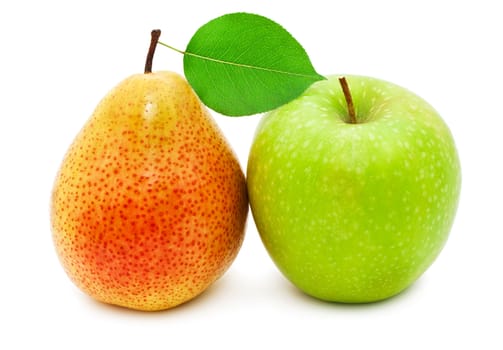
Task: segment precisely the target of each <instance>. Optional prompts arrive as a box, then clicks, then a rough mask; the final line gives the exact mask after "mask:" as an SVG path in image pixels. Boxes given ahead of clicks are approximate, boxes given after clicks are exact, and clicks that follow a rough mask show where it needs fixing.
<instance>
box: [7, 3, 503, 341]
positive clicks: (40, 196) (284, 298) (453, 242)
mask: <svg viewBox="0 0 503 350" xmlns="http://www.w3.org/2000/svg"><path fill="white" fill-rule="evenodd" d="M236 11H247V12H255V13H258V14H262V15H265V16H267V17H269V18H271V19H273V20H275V21H277V22H279V23H281V24H282V25H283V26H284V27H285V28H286V29H288V30H289V31H290V32H291V33H292V34H293V36H294V37H295V38H296V39H297V40H298V41H299V42H301V43H302V45H303V46H304V48H305V49H306V51H307V52H308V53H309V55H310V57H311V60H312V62H313V64H314V66H315V67H316V69H317V70H318V72H320V73H321V74H331V73H354V74H363V75H371V76H375V77H378V78H383V79H386V80H390V81H393V82H395V83H398V84H400V85H403V86H405V87H407V88H409V89H410V90H412V91H415V92H416V93H417V94H419V95H420V96H422V97H424V98H425V99H426V100H428V101H429V102H430V103H431V104H432V105H433V106H434V107H435V108H436V109H437V110H438V111H439V112H440V113H441V115H442V116H443V117H444V119H445V120H446V122H447V123H448V125H449V126H450V128H451V130H452V132H453V134H454V137H455V140H456V142H457V146H458V149H459V154H460V157H461V161H462V167H463V188H462V195H461V200H460V206H459V210H458V215H457V218H456V221H455V224H454V226H453V229H452V231H451V235H450V238H449V241H448V243H447V245H446V247H445V248H444V250H443V252H442V253H441V255H440V257H439V258H438V259H437V260H436V262H435V263H434V264H433V265H432V267H431V268H430V269H429V270H428V271H427V272H426V273H425V274H424V275H423V276H422V277H421V278H420V279H419V280H418V281H417V283H415V284H414V285H413V286H412V287H411V288H410V289H408V290H407V291H405V292H404V293H403V294H401V295H399V296H397V297H395V298H392V299H390V300H388V301H385V302H380V303H375V304H369V305H353V306H351V305H340V304H332V303H325V302H320V301H317V300H314V299H312V298H310V297H307V296H305V295H303V294H301V293H300V292H298V291H297V290H296V289H295V288H294V287H292V286H291V285H290V283H289V282H287V281H286V280H285V279H284V278H283V277H282V275H281V274H280V273H279V272H278V270H277V269H276V268H275V266H274V264H273V263H272V262H271V260H270V259H269V257H268V255H267V253H266V252H265V250H264V249H263V247H262V245H261V242H260V239H259V237H258V234H257V231H256V229H255V225H254V222H253V219H252V218H251V216H250V217H249V220H248V228H247V234H246V239H245V241H244V244H243V247H242V249H241V251H240V254H239V255H238V257H237V259H236V260H235V262H234V264H233V265H232V267H231V268H230V269H229V270H228V272H227V273H226V274H225V275H224V277H223V278H221V279H220V280H219V281H218V282H217V283H215V284H214V285H213V286H212V287H211V288H210V289H209V290H207V292H206V293H204V294H203V295H201V296H200V297H198V298H197V299H195V300H194V301H192V302H189V303H187V304H185V305H182V306H180V307H177V308H175V309H172V310H169V311H166V312H158V313H144V312H135V311H129V310H125V309H121V308H117V307H111V306H106V305H102V304H100V303H97V302H94V301H93V300H91V299H89V298H88V297H87V296H85V295H84V294H82V293H81V292H80V291H79V290H78V289H77V288H76V287H74V286H73V284H71V282H70V281H69V279H68V278H67V276H66V275H65V274H64V272H63V269H62V268H61V266H60V265H59V262H58V260H57V257H56V255H55V252H54V250H53V246H52V240H51V232H50V225H49V209H48V208H49V197H50V193H51V188H52V182H53V179H54V176H55V174H56V171H57V169H58V167H59V164H60V162H61V160H62V157H63V155H64V153H65V151H66V149H67V147H68V146H69V144H70V143H71V141H72V139H73V137H74V136H75V134H76V133H77V132H78V130H79V129H80V127H81V126H82V125H83V124H84V122H85V120H86V119H87V118H88V117H89V116H90V114H91V113H92V111H93V109H94V107H95V106H96V104H97V103H98V101H99V100H100V99H101V98H102V97H103V96H104V95H105V94H106V93H107V92H108V90H110V89H111V88H112V87H113V86H115V85H116V84H117V83H118V82H119V81H121V80H122V79H124V78H125V77H127V76H129V75H131V74H133V73H139V72H142V70H143V65H144V58H145V55H146V50H147V47H148V44H149V35H150V30H151V29H154V28H160V29H161V30H162V31H163V34H162V36H161V40H162V41H164V42H166V43H169V44H171V45H173V46H176V47H178V48H181V49H184V48H185V45H186V44H187V43H188V41H189V39H190V37H191V36H192V34H193V33H194V32H195V31H196V30H197V28H198V27H199V26H201V25H202V24H204V23H206V22H207V21H209V20H211V19H213V18H215V17H218V16H220V15H223V14H225V13H230V12H236ZM502 14H503V13H502V11H501V6H500V3H499V2H498V1H485V0H478V1H451V2H449V1H427V0H421V1H387V0H380V1H374V0H369V1H355V0H346V1H334V2H329V1H316V0H309V1H296V2H294V1H285V2H280V1H261V0H246V1H245V0H242V1H239V0H228V1H224V0H220V1H217V0H212V1H209V0H208V1H192V0H177V1H169V0H163V1H147V0H141V1H140V0H137V1H120V2H119V1H117V2H112V1H109V2H107V1H90V0H86V1H59V2H58V1H53V0H44V1H22V0H20V1H2V2H1V4H0V39H1V40H0V45H1V46H0V49H1V51H0V167H1V168H0V169H1V170H0V224H1V226H0V269H1V270H0V303H1V306H0V319H1V321H2V323H1V325H0V348H1V349H20V348H24V349H27V348H52V349H63V348H66V349H81V348H82V349H105V348H111V349H119V348H120V349H130V348H131V349H133V348H135V349H156V348H165V349H166V348H171V349H181V348H196V347H197V348H210V349H212V348H218V349H226V348H233V349H247V348H260V347H262V348H273V347H280V348H282V349H285V348H289V347H290V348H291V347H294V348H304V349H325V348H334V349H353V348H354V349H416V348H417V349H423V348H428V349H435V348H459V347H461V346H463V347H466V348H472V349H474V348H479V349H501V348H503V340H502V337H503V335H501V334H500V332H501V330H502V328H503V327H502V324H503V320H502V314H503V302H502V295H503V287H502V285H503V282H502V279H503V273H502V267H503V254H502V247H503V238H502V235H503V224H502V219H501V217H502V215H503V205H502V203H501V198H502V197H503V190H502V185H501V179H502V178H503V171H502V170H501V169H502V167H501V163H502V155H501V152H502V151H503V137H502V134H503V115H502V114H503V113H502V107H501V103H502V100H503V86H502V84H501V82H502V81H503V71H502V62H503V55H502V50H501V45H502V39H503V21H502ZM278 49H280V48H278ZM154 70H174V71H177V72H179V73H182V72H183V71H182V57H181V55H179V54H177V53H175V52H172V51H170V50H168V49H167V48H164V47H158V49H157V54H156V58H155V61H154ZM213 115H214V116H215V118H216V120H217V122H218V123H219V124H220V126H221V128H222V129H223V130H224V132H225V134H226V135H227V137H228V139H229V141H230V143H231V144H232V146H233V147H234V149H235V151H236V153H237V154H238V156H239V158H240V161H241V164H242V165H243V168H244V167H245V166H246V161H247V156H248V149H249V146H250V144H251V141H252V137H253V133H254V129H255V126H256V124H257V122H258V121H259V119H260V116H253V117H244V118H228V117H222V116H219V115H217V114H216V113H214V114H213Z"/></svg>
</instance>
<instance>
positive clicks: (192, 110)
mask: <svg viewBox="0 0 503 350" xmlns="http://www.w3.org/2000/svg"><path fill="white" fill-rule="evenodd" d="M153 40H154V39H153ZM154 47H155V46H154ZM153 52H154V49H152V46H151V49H150V51H149V57H150V66H148V65H149V63H148V62H149V59H147V66H146V69H145V71H146V72H145V73H144V74H136V75H132V76H131V77H129V78H127V79H125V80H124V81H122V82H121V83H120V84H119V85H118V86H116V87H115V88H114V89H113V90H112V91H110V93H109V94H108V95H107V96H106V97H105V98H104V99H103V100H102V101H101V102H100V103H99V105H98V106H97V108H96V110H95V111H94V113H93V115H92V116H91V117H90V119H89V120H88V121H87V123H86V124H85V126H84V127H83V129H82V130H81V131H80V133H79V134H78V135H77V137H76V138H75V140H74V142H73V144H72V145H71V147H70V149H69V150H68V152H67V154H66V156H65V158H64V160H63V163H62V165H61V168H60V170H59V173H58V175H57V177H56V180H55V184H54V189H53V193H52V200H51V225H52V232H53V240H54V243H55V247H56V251H57V254H58V256H59V258H60V261H61V263H62V265H63V267H64V269H65V271H66V273H67V274H68V275H69V277H70V278H71V279H72V281H73V282H74V283H75V284H76V285H77V286H78V287H79V288H80V289H81V290H83V291H84V292H85V293H87V294H88V295H90V296H92V297H93V298H95V299H97V300H99V301H102V302H105V303H110V304H115V305H120V306H124V307H128V308H132V309H139V310H162V309H168V308H171V307H174V306H176V305H179V304H181V303H183V302H185V301H188V300H190V299H192V298H194V297H195V296H197V295H198V294H200V293H201V292H203V291H204V290H205V289H207V288H208V287H209V286H210V285H211V284H212V283H213V282H214V281H215V280H217V279H218V278H219V277H220V276H221V275H222V274H223V273H224V272H225V271H226V270H227V268H228V267H229V266H230V264H231V263H232V261H233V260H234V258H235V257H236V255H237V253H238V251H239V249H240V247H241V244H242V241H243V237H244V230H245V222H246V217H247V214H248V198H247V192H246V183H245V178H244V175H243V172H242V170H241V167H240V165H239V162H238V160H237V158H236V156H235V154H234V153H233V151H232V149H231V147H230V146H229V144H228V143H227V141H226V140H225V137H224V136H223V134H222V133H221V131H220V130H219V128H218V126H217V125H216V123H215V121H214V120H213V119H212V117H211V115H210V114H209V112H208V111H207V109H206V107H205V106H203V105H202V103H201V102H200V100H199V99H198V97H197V96H196V94H195V93H194V91H193V90H192V88H191V87H190V85H189V84H188V83H187V81H186V80H185V79H184V78H182V77H181V76H179V75H178V74H176V73H172V72H156V73H152V72H150V67H151V60H152V55H153Z"/></svg>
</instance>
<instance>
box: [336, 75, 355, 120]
mask: <svg viewBox="0 0 503 350" xmlns="http://www.w3.org/2000/svg"><path fill="white" fill-rule="evenodd" d="M339 83H341V87H342V91H343V92H344V98H345V99H346V104H347V106H348V114H349V123H350V124H357V123H358V122H357V121H356V113H355V106H354V104H353V98H352V97H351V91H350V90H349V85H348V82H347V80H346V77H340V78H339Z"/></svg>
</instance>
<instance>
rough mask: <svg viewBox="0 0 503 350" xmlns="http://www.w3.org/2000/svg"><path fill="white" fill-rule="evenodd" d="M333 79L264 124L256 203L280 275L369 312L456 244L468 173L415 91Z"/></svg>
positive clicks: (255, 155) (253, 160) (253, 192)
mask: <svg viewBox="0 0 503 350" xmlns="http://www.w3.org/2000/svg"><path fill="white" fill-rule="evenodd" d="M347 81H348V83H349V87H350V90H351V92H352V96H353V101H354V105H355V109H356V115H357V119H358V121H359V123H358V124H349V123H345V122H344V120H345V119H346V118H347V117H346V116H347V112H346V111H347V104H346V101H345V99H344V96H343V92H342V89H341V86H340V85H339V81H338V79H337V77H336V76H331V77H329V78H328V79H327V80H325V81H321V82H317V83H315V84H313V85H312V86H311V87H310V88H309V89H308V90H307V91H306V92H305V93H304V94H303V95H302V96H301V97H299V98H298V99H296V100H294V101H293V102H291V103H289V104H287V105H285V106H282V107H280V108H279V109H277V110H275V111H273V112H271V113H269V114H268V115H266V116H264V117H263V119H262V121H261V123H260V124H259V126H258V128H257V131H256V135H255V138H254V141H253V144H252V148H251V150H250V155H249V159H248V169H247V181H248V194H249V197H250V206H251V209H252V213H253V217H254V220H255V223H256V225H257V229H258V231H259V233H260V236H261V239H262V241H263V243H264V245H265V247H266V249H267V251H268V252H269V255H270V256H271V258H272V260H273V261H274V262H275V263H276V265H277V267H278V268H279V269H280V271H281V272H282V273H283V274H284V275H285V276H286V277H287V278H288V279H289V280H290V281H291V282H292V283H293V284H294V285H296V286H297V287H298V288H300V289H301V290H302V291H304V292H305V293H307V294H309V295H312V296H314V297H316V298H319V299H323V300H328V301H337V302H346V303H363V302H372V301H378V300H382V299H386V298H388V297H390V296H393V295H395V294H397V293H399V292H400V291H402V290H403V289H405V288H406V287H407V286H409V285H410V284H411V283H413V282H414V281H415V280H416V279H417V278H418V277H419V276H420V275H421V274H422V273H423V272H424V271H425V270H426V269H427V268H428V267H429V266H430V264H431V263H432V262H433V261H434V259H435V258H436V257H437V255H438V254H439V252H440V251H441V249H442V247H443V246H444V243H445V242H446V240H447V237H448V234H449V231H450V228H451V225H452V223H453V220H454V217H455V212H456V209H457V204H458V198H459V194H460V187H461V169H460V162H459V158H458V155H457V151H456V147H455V144H454V141H453V138H452V135H451V133H450V131H449V129H448V128H447V126H446V125H445V123H444V122H443V121H442V119H441V118H440V116H439V115H438V113H437V112H436V111H435V110H434V109H433V108H432V107H431V106H430V105H429V104H428V103H426V102H425V101H424V100H422V99H421V98H419V97H418V96H416V95H414V94H413V93H411V92H409V91H407V90H405V89H403V88H401V87H399V86H396V85H394V84H391V83H389V82H385V81H382V80H378V79H374V78H369V77H361V76H347Z"/></svg>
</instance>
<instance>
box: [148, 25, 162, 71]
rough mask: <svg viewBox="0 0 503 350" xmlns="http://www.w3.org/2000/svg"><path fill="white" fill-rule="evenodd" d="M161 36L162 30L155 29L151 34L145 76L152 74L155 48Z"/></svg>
mask: <svg viewBox="0 0 503 350" xmlns="http://www.w3.org/2000/svg"><path fill="white" fill-rule="evenodd" d="M160 36H161V30H160V29H154V30H152V32H151V33H150V47H149V48H148V53H147V59H146V61H145V71H144V72H145V74H148V73H152V62H153V60H154V53H155V48H156V47H157V43H158V42H159V37H160Z"/></svg>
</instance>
